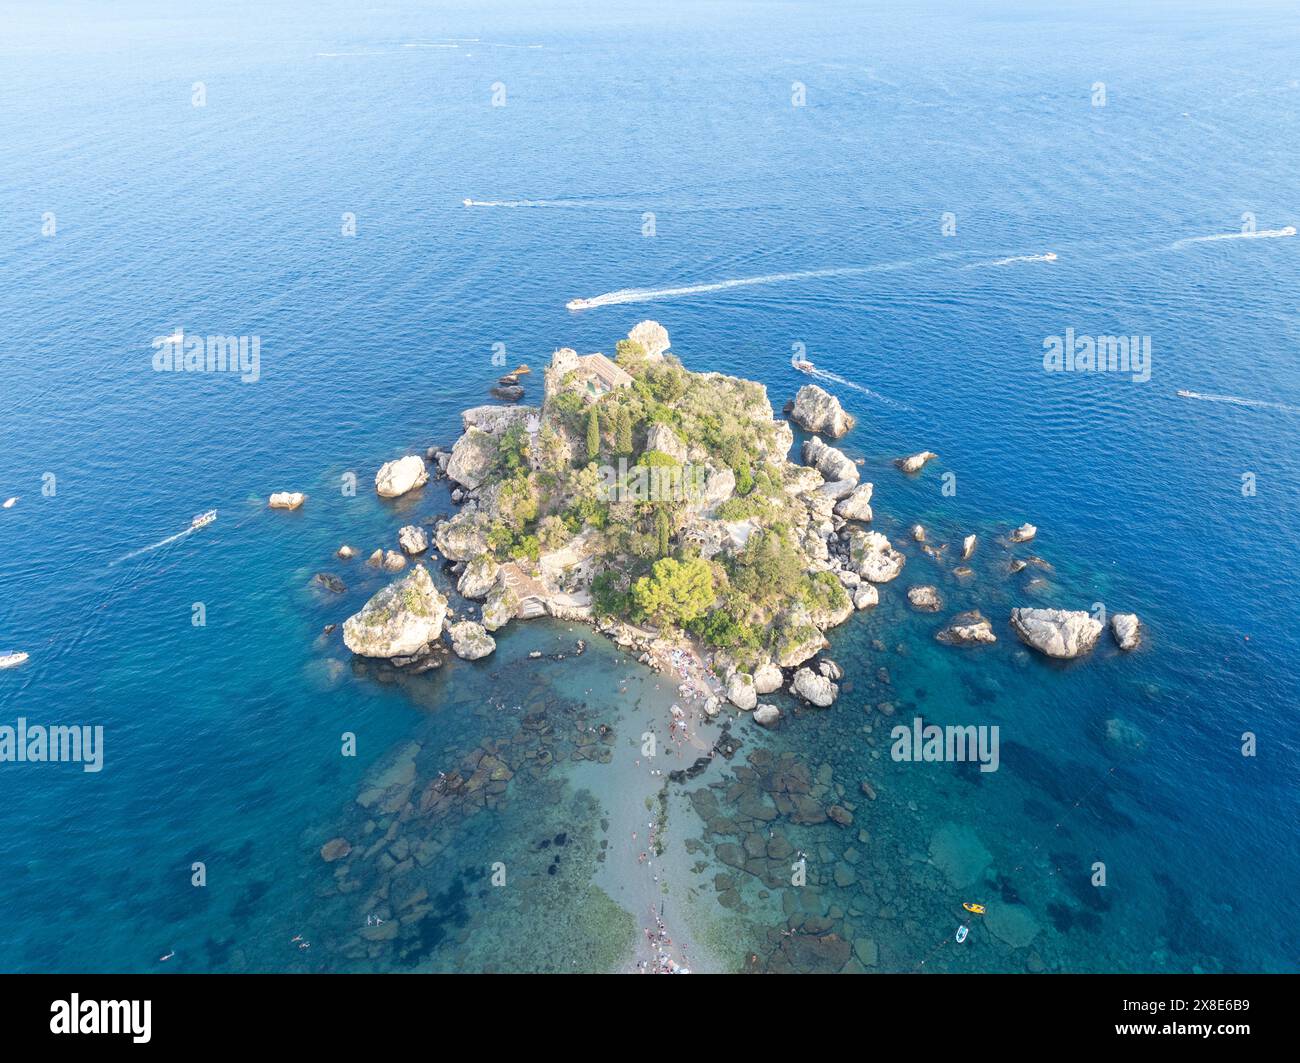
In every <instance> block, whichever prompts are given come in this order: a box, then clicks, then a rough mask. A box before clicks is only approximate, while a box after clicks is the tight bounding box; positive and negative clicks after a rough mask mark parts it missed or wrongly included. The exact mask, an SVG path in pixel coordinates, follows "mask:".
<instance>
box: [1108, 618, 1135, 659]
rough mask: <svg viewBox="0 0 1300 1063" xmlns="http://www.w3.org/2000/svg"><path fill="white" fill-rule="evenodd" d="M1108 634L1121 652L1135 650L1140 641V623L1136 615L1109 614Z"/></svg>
mask: <svg viewBox="0 0 1300 1063" xmlns="http://www.w3.org/2000/svg"><path fill="white" fill-rule="evenodd" d="M1110 633H1111V634H1112V635H1113V636H1114V637H1115V641H1116V643H1118V644H1119V648H1120V649H1121V650H1133V649H1137V646H1138V643H1139V642H1141V641H1142V623H1141V621H1140V620H1138V618H1137V613H1111V616H1110Z"/></svg>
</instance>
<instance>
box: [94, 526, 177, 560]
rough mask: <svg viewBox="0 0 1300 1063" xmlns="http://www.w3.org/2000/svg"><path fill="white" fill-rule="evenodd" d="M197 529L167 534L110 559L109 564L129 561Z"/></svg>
mask: <svg viewBox="0 0 1300 1063" xmlns="http://www.w3.org/2000/svg"><path fill="white" fill-rule="evenodd" d="M198 530H199V529H198V528H186V529H185V530H184V531H183V532H177V533H176V534H175V535H169V536H167V538H166V539H159V540H158V541H157V542H156V543H153V544H152V545H150V546H142V547H140V549H139V550H132V551H131V552H130V553H129V554H123V555H122V556H121V557H119V558H118V559H117V560H116V561H110V562H109V564H110V565H120V564H121V563H122V562H123V561H130V560H131V558H133V557H139V556H140V555H141V554H147V553H149V551H150V550H157V549H158V548H159V547H161V546H166V545H167V544H168V543H174V542H176V540H177V539H184V538H185V537H186V536H187V535H189V534H191V533H192V532H196V531H198Z"/></svg>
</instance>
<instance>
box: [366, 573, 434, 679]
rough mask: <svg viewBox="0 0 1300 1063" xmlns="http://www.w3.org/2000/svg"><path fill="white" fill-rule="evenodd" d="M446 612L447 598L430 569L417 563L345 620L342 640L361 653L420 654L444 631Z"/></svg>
mask: <svg viewBox="0 0 1300 1063" xmlns="http://www.w3.org/2000/svg"><path fill="white" fill-rule="evenodd" d="M446 615H447V599H446V598H444V597H443V596H442V595H441V594H440V593H438V588H437V587H435V586H434V585H433V577H431V576H430V575H429V570H428V569H427V568H425V567H424V566H423V565H416V566H415V568H413V569H412V570H411V572H410V573H409V574H408V575H407V576H405V577H404V578H402V579H400V580H394V581H393V582H392V583H390V584H389V585H388V586H387V587H384V588H383V589H382V590H380V591H378V592H377V593H376V594H375V595H374V596H373V597H372V598H371V599H370V600H369V601H368V602H366V604H365V605H363V606H362V607H361V610H360V612H358V613H356V614H354V615H353V616H350V617H348V618H347V620H345V621H344V622H343V644H344V645H345V646H347V648H348V649H349V650H351V651H352V652H353V653H355V654H358V655H359V656H362V657H413V656H417V655H419V654H421V653H423V652H424V651H426V650H427V649H428V648H429V646H430V644H431V643H433V642H435V641H436V640H437V638H438V636H439V635H441V634H442V622H443V619H444V618H445V617H446Z"/></svg>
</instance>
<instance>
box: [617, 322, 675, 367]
mask: <svg viewBox="0 0 1300 1063" xmlns="http://www.w3.org/2000/svg"><path fill="white" fill-rule="evenodd" d="M627 338H628V339H629V340H631V341H632V342H633V343H639V344H640V345H641V349H642V350H643V351H645V353H646V357H647V358H659V357H661V356H662V355H663V354H664V352H665V351H667V350H668V347H669V343H668V330H667V329H666V328H664V327H663V325H661V324H659V322H658V321H650V320H646V321H641V322H638V323H637V324H635V325H633V326H632V328H631V329H630V330H629V332H628V334H627Z"/></svg>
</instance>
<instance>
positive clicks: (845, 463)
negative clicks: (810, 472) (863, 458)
mask: <svg viewBox="0 0 1300 1063" xmlns="http://www.w3.org/2000/svg"><path fill="white" fill-rule="evenodd" d="M803 460H804V464H805V465H811V466H812V467H813V468H814V469H816V470H817V471H818V472H819V473H821V474H822V476H823V478H825V479H827V480H852V481H853V482H854V483H857V482H858V480H859V479H861V474H860V473H859V472H858V466H857V464H856V463H855V462H854V461H853V459H852V458H850V457H849V456H848V455H847V454H845V453H844V451H842V450H837V449H836V448H835V447H832V446H828V445H827V444H825V443H823V442H822V441H821V440H820V439H818V438H817V437H816V436H814V437H813V438H812V439H806V440H804V444H803Z"/></svg>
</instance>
